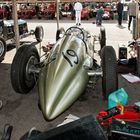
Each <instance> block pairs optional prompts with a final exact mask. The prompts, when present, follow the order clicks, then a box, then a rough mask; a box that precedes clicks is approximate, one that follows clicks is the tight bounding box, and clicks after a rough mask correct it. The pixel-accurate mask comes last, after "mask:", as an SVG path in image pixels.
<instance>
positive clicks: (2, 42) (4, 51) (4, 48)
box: [0, 37, 7, 62]
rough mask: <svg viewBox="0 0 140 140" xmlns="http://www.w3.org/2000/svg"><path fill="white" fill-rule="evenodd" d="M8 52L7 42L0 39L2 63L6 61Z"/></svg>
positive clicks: (0, 58)
mask: <svg viewBox="0 0 140 140" xmlns="http://www.w3.org/2000/svg"><path fill="white" fill-rule="evenodd" d="M6 51H7V46H6V42H5V40H4V39H3V38H1V37H0V62H1V61H2V60H3V59H4V56H5V53H6Z"/></svg>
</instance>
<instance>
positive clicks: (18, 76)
mask: <svg viewBox="0 0 140 140" xmlns="http://www.w3.org/2000/svg"><path fill="white" fill-rule="evenodd" d="M38 63H39V54H38V51H37V49H36V47H35V46H31V45H24V46H22V47H20V48H19V49H18V51H17V53H16V55H15V57H14V59H13V63H12V65H11V83H12V87H13V89H14V90H15V91H16V92H18V93H21V94H26V93H28V92H29V91H30V90H31V89H32V88H33V87H34V85H35V83H36V80H37V77H36V75H35V73H33V72H31V70H32V69H35V68H36V67H35V66H36V64H38Z"/></svg>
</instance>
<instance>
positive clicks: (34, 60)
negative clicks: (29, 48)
mask: <svg viewBox="0 0 140 140" xmlns="http://www.w3.org/2000/svg"><path fill="white" fill-rule="evenodd" d="M37 63H38V59H37V58H36V57H35V56H31V57H30V59H29V60H28V62H27V65H26V79H27V80H31V79H32V78H33V75H34V74H35V73H34V72H33V71H34V69H36V67H35V65H36V64H37Z"/></svg>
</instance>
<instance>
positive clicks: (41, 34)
mask: <svg viewBox="0 0 140 140" xmlns="http://www.w3.org/2000/svg"><path fill="white" fill-rule="evenodd" d="M34 33H35V38H36V40H37V42H41V41H42V40H43V37H44V30H43V27H42V26H37V27H36V29H35V32H34Z"/></svg>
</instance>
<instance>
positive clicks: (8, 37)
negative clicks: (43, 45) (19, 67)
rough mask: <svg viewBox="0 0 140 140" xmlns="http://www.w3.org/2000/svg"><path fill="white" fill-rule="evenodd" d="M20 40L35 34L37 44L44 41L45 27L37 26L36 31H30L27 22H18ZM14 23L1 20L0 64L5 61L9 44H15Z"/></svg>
mask: <svg viewBox="0 0 140 140" xmlns="http://www.w3.org/2000/svg"><path fill="white" fill-rule="evenodd" d="M18 26H19V35H20V38H24V37H27V36H29V35H31V34H35V37H36V40H37V42H41V41H42V39H43V34H44V33H43V32H44V31H43V27H42V26H37V27H36V29H35V31H30V32H29V31H28V27H27V22H26V21H25V20H21V19H20V20H18ZM14 37H15V33H14V21H13V20H0V62H1V61H2V60H3V59H4V56H5V53H6V51H7V45H8V44H14V43H15V39H14Z"/></svg>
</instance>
